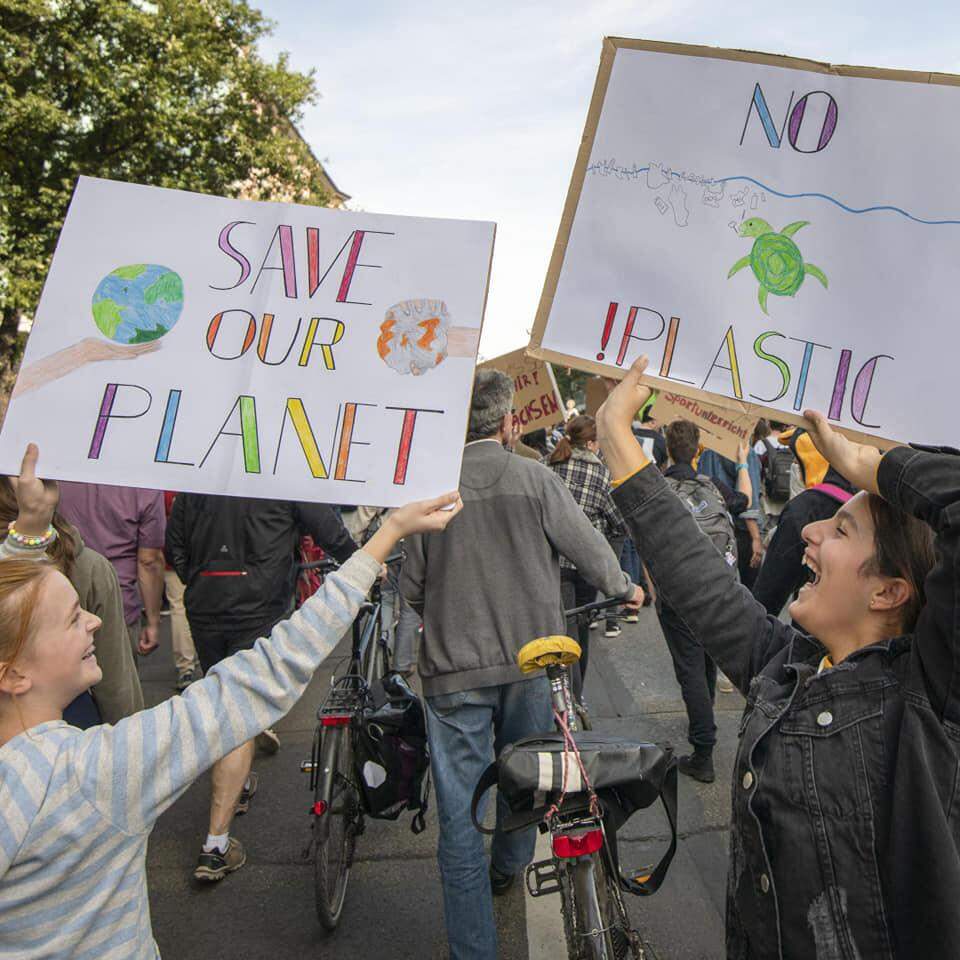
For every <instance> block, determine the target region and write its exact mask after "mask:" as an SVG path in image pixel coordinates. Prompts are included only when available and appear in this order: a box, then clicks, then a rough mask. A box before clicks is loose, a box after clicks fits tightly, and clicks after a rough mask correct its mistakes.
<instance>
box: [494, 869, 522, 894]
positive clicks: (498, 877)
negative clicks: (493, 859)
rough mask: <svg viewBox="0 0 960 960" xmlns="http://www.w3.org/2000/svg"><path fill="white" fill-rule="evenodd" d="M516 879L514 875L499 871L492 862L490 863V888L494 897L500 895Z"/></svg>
mask: <svg viewBox="0 0 960 960" xmlns="http://www.w3.org/2000/svg"><path fill="white" fill-rule="evenodd" d="M516 881H517V878H516V877H511V876H509V875H508V874H506V873H501V872H500V871H499V870H498V869H497V868H496V867H495V866H494V865H493V864H492V863H491V864H490V889H491V890H492V891H493V895H494V896H495V897H502V896H503V895H504V894H505V893H506V892H507V891H508V890H509V889H510V888H511V887H512V886H513V885H514V883H516Z"/></svg>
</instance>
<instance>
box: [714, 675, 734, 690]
mask: <svg viewBox="0 0 960 960" xmlns="http://www.w3.org/2000/svg"><path fill="white" fill-rule="evenodd" d="M717 689H718V690H719V691H720V692H721V693H733V692H734V691H735V690H736V689H737V688H736V687H735V686H734V685H733V684H732V683H731V682H730V678H729V677H728V676H727V675H726V674H725V673H724V672H723V671H722V670H718V671H717Z"/></svg>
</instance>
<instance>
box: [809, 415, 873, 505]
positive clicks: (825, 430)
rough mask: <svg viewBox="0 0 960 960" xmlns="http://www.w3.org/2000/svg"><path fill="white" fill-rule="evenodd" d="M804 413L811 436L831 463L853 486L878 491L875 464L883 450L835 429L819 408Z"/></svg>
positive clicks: (815, 444)
mask: <svg viewBox="0 0 960 960" xmlns="http://www.w3.org/2000/svg"><path fill="white" fill-rule="evenodd" d="M803 415H804V417H805V418H806V419H807V420H808V421H809V422H810V439H811V440H813V443H814V446H815V447H816V448H817V449H818V450H819V451H820V453H822V454H823V457H824V459H825V460H827V462H828V463H829V464H830V466H831V467H833V468H834V470H836V471H837V472H838V473H841V474H843V476H845V477H846V478H847V480H849V481H850V483H852V484H853V485H854V486H855V487H859V488H860V489H861V490H867V491H869V492H870V493H879V492H880V490H879V488H878V487H877V468H878V467H879V466H880V460H881V459H882V457H883V454H882V453H880V451H879V450H878V449H877V448H876V447H868V446H867V445H866V444H863V443H855V442H854V441H853V440H850V439H849V438H848V437H846V436H844V435H843V434H842V433H840V431H839V430H834V429H833V427H832V426H831V425H830V421H829V420H827V418H826V417H825V416H824V415H823V414H822V413H820V412H819V411H818V410H804V411H803Z"/></svg>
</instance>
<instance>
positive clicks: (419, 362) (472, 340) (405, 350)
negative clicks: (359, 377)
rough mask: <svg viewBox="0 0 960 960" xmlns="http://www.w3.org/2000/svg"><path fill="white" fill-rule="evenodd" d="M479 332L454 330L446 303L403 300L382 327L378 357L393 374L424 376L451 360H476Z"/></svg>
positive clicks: (429, 299) (394, 307)
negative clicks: (470, 358) (471, 358)
mask: <svg viewBox="0 0 960 960" xmlns="http://www.w3.org/2000/svg"><path fill="white" fill-rule="evenodd" d="M479 344H480V331H479V330H476V329H474V328H472V327H454V326H452V321H451V318H450V313H449V311H448V310H447V305H446V303H445V302H444V301H443V300H437V299H431V298H420V299H415V300H401V301H400V302H399V303H395V304H394V305H393V306H392V307H390V309H389V310H387V312H386V314H385V316H384V319H383V323H381V324H380V336H379V337H378V338H377V354H378V355H379V357H380V359H381V360H382V361H383V362H384V363H385V364H386V365H387V366H388V367H390V369H391V370H395V371H396V372H397V373H400V374H408V373H409V374H413V376H415V377H419V376H422V375H423V374H424V373H426V372H427V371H428V370H433V369H434V368H435V367H437V366H438V365H439V364H441V363H442V362H443V361H444V360H445V359H446V358H447V357H448V356H449V357H475V356H476V353H477V348H478V346H479Z"/></svg>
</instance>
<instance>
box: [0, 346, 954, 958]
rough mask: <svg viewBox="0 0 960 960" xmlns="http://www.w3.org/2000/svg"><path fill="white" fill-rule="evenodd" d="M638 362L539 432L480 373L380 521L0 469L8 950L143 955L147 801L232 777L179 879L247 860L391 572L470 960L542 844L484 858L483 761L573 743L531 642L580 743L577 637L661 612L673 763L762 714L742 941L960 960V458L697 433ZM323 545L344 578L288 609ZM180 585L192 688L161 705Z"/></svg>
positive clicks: (179, 618) (821, 436) (397, 626)
mask: <svg viewBox="0 0 960 960" xmlns="http://www.w3.org/2000/svg"><path fill="white" fill-rule="evenodd" d="M644 368H645V360H640V361H638V362H637V363H636V364H635V365H634V367H633V368H632V369H631V370H630V372H629V374H628V375H627V377H626V378H625V379H624V380H623V381H622V382H621V383H620V384H619V385H618V386H616V387H615V388H614V387H613V385H611V388H610V389H611V392H610V393H609V396H608V397H607V399H606V402H605V403H604V404H603V406H602V407H601V408H600V410H599V411H598V412H597V413H596V416H595V417H591V416H588V415H585V414H581V413H579V412H578V411H576V410H573V411H571V415H570V416H569V417H568V418H567V420H566V422H565V423H563V424H562V425H560V426H559V427H558V428H557V429H556V430H555V431H553V433H552V434H551V435H548V434H547V433H546V432H545V431H537V432H535V433H532V434H528V435H527V436H526V437H522V438H521V437H520V435H519V433H518V430H517V428H516V426H515V421H514V417H513V413H512V400H513V383H512V380H511V379H510V378H509V377H508V376H506V375H505V374H503V373H501V372H499V371H496V370H489V369H485V370H479V371H478V372H477V374H476V377H475V381H474V387H473V397H472V404H471V411H470V418H469V424H468V430H467V436H466V445H465V448H464V453H463V465H462V472H461V480H460V488H459V491H458V492H455V493H450V494H448V495H446V496H444V497H440V498H437V499H435V500H431V501H427V502H421V503H414V504H410V505H408V506H406V507H402V508H399V509H394V510H388V511H387V510H380V509H377V508H374V507H365V506H361V507H354V508H342V509H338V508H334V507H330V506H326V505H319V504H302V503H289V502H284V501H270V500H257V499H247V498H234V497H223V496H209V495H198V494H177V495H174V494H172V493H170V494H167V495H166V497H165V496H164V494H163V493H162V492H153V491H143V490H131V489H126V488H122V487H113V486H96V485H80V484H66V483H61V484H59V486H58V485H57V484H56V483H55V482H52V481H43V480H40V479H38V477H37V460H38V451H37V449H36V448H35V447H32V446H31V447H30V448H28V450H27V452H26V455H25V457H24V462H23V467H22V470H21V473H20V476H19V477H18V478H6V479H4V480H2V481H0V512H2V513H3V514H4V516H3V520H4V527H3V529H5V530H6V531H7V533H6V536H5V539H4V540H3V542H2V543H0V956H11V957H12V956H16V957H21V958H26V957H41V956H44V957H46V956H90V957H93V956H108V955H109V956H117V957H121V956H123V957H137V958H140V957H153V956H156V955H157V951H156V945H155V943H154V941H153V936H152V932H151V929H150V920H149V910H148V904H147V886H146V871H145V857H146V843H147V838H148V836H149V834H150V832H151V830H152V828H153V825H154V823H155V822H156V820H157V818H158V816H159V815H160V814H161V813H162V812H163V811H164V810H165V809H167V808H168V807H169V806H170V805H171V804H173V803H174V802H175V801H176V800H177V798H178V797H179V796H180V795H181V794H182V793H183V792H184V790H185V789H186V788H187V787H188V786H189V785H190V783H191V782H192V781H193V780H194V779H195V778H196V777H197V776H198V775H199V774H200V773H202V772H203V771H204V770H207V769H211V768H212V771H213V773H212V783H211V801H210V812H209V823H208V824H207V835H206V840H205V841H204V842H203V844H202V846H201V848H200V850H199V851H198V859H197V862H196V864H195V865H193V867H192V870H193V876H194V877H195V878H196V880H197V881H199V882H207V883H209V882H218V881H222V880H223V879H224V878H225V877H227V876H228V875H229V874H230V873H232V872H233V871H235V870H237V869H239V868H241V867H242V866H243V865H244V862H245V860H246V853H245V851H244V848H243V845H242V843H241V842H240V841H239V840H238V839H237V838H236V837H235V836H233V835H232V834H231V826H232V821H233V818H234V817H235V816H236V815H238V814H243V813H245V812H246V811H247V810H248V809H249V808H250V804H251V801H252V800H253V797H254V795H255V794H256V792H257V789H258V780H257V776H256V773H255V772H254V771H253V769H252V765H253V759H254V756H255V751H256V746H257V743H258V742H259V743H260V745H261V746H263V747H265V748H267V749H272V750H275V749H276V748H277V746H278V739H277V736H276V734H275V733H273V731H272V727H273V725H274V724H275V723H276V722H277V721H278V720H279V719H280V718H281V717H283V716H284V714H285V713H286V712H288V711H289V709H290V708H291V706H292V705H293V703H295V702H296V700H297V698H298V697H299V696H300V694H301V693H302V692H303V690H304V689H305V687H306V685H307V683H309V681H310V678H311V677H312V675H313V673H314V671H315V670H316V669H317V667H318V666H319V665H320V663H321V662H322V661H323V660H324V658H325V657H326V656H327V655H328V654H329V653H330V651H331V650H332V649H333V647H334V646H335V645H336V643H337V642H338V641H339V639H340V638H341V636H342V635H343V634H344V632H345V631H346V630H347V628H348V627H349V625H350V623H351V622H352V620H353V619H354V617H355V616H356V615H357V611H358V609H359V606H360V604H361V603H362V602H363V600H364V597H365V596H366V594H367V592H368V591H369V589H370V587H371V586H372V584H373V583H374V580H375V578H377V577H385V579H384V581H383V594H384V597H385V603H387V604H388V609H389V611H390V613H389V615H388V618H387V619H388V620H389V622H390V623H391V625H392V627H393V634H392V636H393V644H394V657H395V666H396V667H397V669H398V670H400V671H401V672H403V673H405V674H413V673H416V675H417V676H418V678H419V681H418V682H419V685H420V689H421V690H422V694H423V701H424V707H425V714H426V722H427V733H428V740H429V747H430V762H431V770H432V777H433V784H434V788H435V793H436V811H437V818H438V822H439V840H438V851H437V860H438V864H439V869H440V876H441V881H442V888H443V904H444V914H445V918H446V923H447V936H448V941H449V944H450V955H451V957H453V958H455V960H466V958H477V960H492V958H494V957H496V955H497V934H496V926H495V923H494V912H493V897H494V896H496V895H498V894H502V893H504V892H505V891H507V890H509V889H510V888H511V887H512V886H513V885H514V884H515V883H516V882H517V879H518V877H520V876H521V875H522V872H523V870H524V868H525V866H526V865H527V864H528V863H529V862H530V860H531V859H532V856H533V850H534V839H535V834H534V830H533V828H531V829H529V830H520V831H513V832H509V833H508V832H505V831H502V830H499V829H498V830H496V831H495V833H494V836H493V839H492V843H491V845H490V849H489V853H488V852H487V851H486V850H485V847H484V842H483V838H482V836H481V834H479V833H478V832H477V831H476V830H475V829H474V827H473V825H472V820H471V809H470V807H471V799H472V797H473V793H474V788H475V786H476V784H477V781H478V780H479V779H480V776H481V774H482V773H483V771H484V769H485V768H486V767H487V765H488V764H489V763H490V761H491V760H493V759H494V758H495V756H496V755H497V754H498V752H499V751H500V750H501V749H502V748H503V747H504V746H505V745H506V744H508V743H510V742H513V741H515V740H518V739H520V738H522V737H525V736H529V735H533V734H536V733H539V732H542V731H545V730H549V729H551V727H552V714H551V709H552V708H551V700H550V692H549V685H548V683H547V681H546V678H545V677H543V676H542V675H539V676H538V675H534V676H529V675H524V674H522V673H521V672H520V670H519V668H518V666H517V663H516V654H517V651H518V650H519V649H520V647H521V646H523V645H524V644H525V643H526V642H527V641H529V640H530V639H533V638H535V637H540V636H549V635H555V634H563V633H566V634H568V635H570V636H573V637H575V638H576V639H577V640H578V642H579V644H580V646H581V648H582V654H581V659H580V662H579V665H578V667H577V668H576V670H575V677H574V693H575V698H576V701H577V708H578V710H579V712H580V715H581V719H582V720H583V721H584V724H585V725H587V726H589V724H590V722H591V718H590V712H589V709H588V705H587V701H586V696H585V685H584V680H585V677H586V675H587V671H588V667H589V662H590V658H589V652H590V642H591V640H590V634H591V627H592V626H597V627H599V628H600V629H602V630H603V632H604V633H605V635H606V636H607V637H608V638H610V639H611V640H615V639H616V638H617V637H618V636H620V635H621V630H622V627H621V624H622V623H624V622H631V621H632V622H635V621H636V619H637V616H638V611H639V609H640V608H641V607H643V606H651V605H652V606H653V607H654V609H655V612H656V616H657V618H658V620H659V623H660V627H661V628H662V633H663V637H664V639H665V642H666V646H667V649H668V650H669V653H670V656H671V659H672V662H673V666H674V670H675V674H676V679H677V682H678V685H679V687H680V691H681V694H682V698H683V702H684V704H685V707H686V711H687V717H688V739H689V743H690V748H691V749H690V751H689V752H687V753H685V754H684V755H683V756H681V757H680V758H679V761H678V762H679V768H680V771H681V772H682V773H683V774H686V775H687V776H689V777H691V778H693V779H695V780H698V781H702V782H711V781H713V780H714V779H715V777H716V772H715V769H714V763H713V751H714V746H715V743H716V739H717V727H716V723H715V721H714V704H715V700H716V696H717V689H718V687H719V689H720V690H721V691H723V690H724V689H726V690H730V691H732V690H733V689H734V688H736V689H737V690H739V691H740V693H742V694H743V696H744V697H745V698H746V707H745V710H744V713H743V718H742V721H741V724H740V733H739V739H738V752H737V758H736V761H735V766H734V790H733V804H732V822H731V849H730V865H729V885H728V909H727V953H728V956H729V957H731V958H735V960H747V958H774V957H828V956H829V957H834V956H836V957H851V958H853V957H864V958H866V957H870V958H874V957H925V958H926V957H948V956H953V955H955V946H954V944H955V943H957V942H960V920H958V919H956V916H957V915H956V910H955V900H956V893H957V891H958V889H960V856H958V844H960V830H958V818H960V804H958V803H957V802H956V793H957V787H956V784H957V782H958V781H960V777H958V774H960V748H958V743H960V734H958V732H957V731H958V730H960V700H958V693H960V690H958V680H957V678H958V677H960V667H958V662H960V661H958V658H957V656H956V654H955V650H956V644H957V635H956V603H957V600H956V598H957V595H958V583H960V575H958V572H957V570H956V563H957V559H956V552H957V549H958V546H957V532H956V531H957V524H958V522H960V520H958V514H957V510H958V509H960V508H958V506H957V504H958V503H960V460H958V459H957V458H956V455H955V454H954V453H953V452H951V451H947V450H945V449H944V450H920V449H915V448H911V447H903V446H901V447H895V448H893V449H891V450H890V451H888V452H887V453H885V454H882V453H881V452H880V451H879V450H877V449H876V448H872V447H869V446H866V445H860V444H855V443H853V442H852V441H850V440H848V439H846V438H845V437H844V436H842V435H841V434H839V433H837V432H836V431H835V430H833V429H832V427H831V426H830V424H829V423H828V421H827V420H826V419H825V418H824V417H823V416H822V415H821V414H819V413H816V412H814V411H807V412H806V413H805V417H806V420H807V427H805V428H801V427H793V426H790V427H788V426H787V425H785V424H777V423H768V422H766V421H760V422H759V423H758V424H757V429H756V431H755V433H754V436H753V437H752V439H751V442H750V443H743V444H741V445H740V447H739V449H738V451H737V454H736V457H735V459H730V458H727V457H724V456H722V455H721V454H719V453H717V452H716V451H715V450H712V449H708V448H705V447H704V446H703V443H702V440H703V438H702V437H701V436H700V432H699V430H698V428H697V426H696V425H695V424H694V423H692V422H690V421H687V420H682V419H681V420H676V421H673V422H671V423H669V424H658V423H656V422H654V421H653V420H652V418H651V416H650V412H649V410H650V404H649V400H650V393H649V389H648V388H647V387H646V386H644V384H643V382H642V379H641V377H642V374H643V371H644ZM304 537H309V538H310V542H311V543H312V544H314V545H316V546H317V547H319V548H322V550H323V551H324V552H325V553H326V554H328V555H330V556H332V557H333V558H334V559H336V560H337V561H338V562H339V563H340V567H339V569H338V571H337V572H335V573H333V574H330V575H328V576H327V577H326V578H325V579H324V581H323V583H322V584H321V585H320V586H319V588H318V589H317V590H316V592H315V593H314V594H313V595H312V596H311V597H309V598H308V599H306V600H305V602H303V603H302V605H301V606H300V607H299V609H295V606H296V596H297V590H296V588H297V557H298V551H299V549H300V546H301V542H302V540H303V538H304ZM401 540H402V541H403V552H404V559H403V562H402V566H401V567H400V568H399V570H398V569H396V568H395V567H391V569H389V570H388V569H387V568H386V567H385V566H384V564H385V561H387V560H388V558H390V557H391V555H392V554H393V552H394V549H395V545H396V544H397V542H398V541H401ZM164 594H165V595H166V601H167V606H168V610H169V616H170V622H171V637H172V639H173V657H174V666H175V668H176V678H177V679H176V692H175V693H174V694H173V695H172V696H171V697H170V698H169V699H167V700H165V701H164V702H163V703H161V704H160V705H159V706H156V707H154V708H152V709H148V710H145V709H144V704H143V695H142V692H141V689H140V683H139V679H138V673H137V664H138V661H139V660H140V659H141V658H143V657H144V656H148V655H151V654H152V653H153V651H155V650H156V648H157V646H158V643H159V625H160V622H161V615H162V612H163V609H162V608H163V598H164ZM598 596H602V597H606V598H611V599H614V600H617V601H619V604H620V606H619V608H618V609H617V610H616V612H614V613H612V614H611V615H610V616H609V618H608V619H607V620H606V621H605V622H603V623H599V624H589V623H588V622H587V621H586V620H584V619H583V618H579V619H578V618H570V619H567V618H566V617H565V614H564V611H565V610H569V609H571V608H573V607H578V606H581V605H583V604H585V603H589V602H591V601H592V600H594V599H595V598H597V597H598ZM629 636H630V634H629V632H628V633H627V634H626V637H628V638H629ZM728 678H729V679H728ZM955 709H956V710H957V711H958V712H957V713H954V710H955ZM498 804H499V805H498V809H497V811H496V813H497V824H498V826H499V825H500V824H501V823H502V820H503V817H504V816H505V814H506V808H505V807H504V806H503V802H502V801H498ZM481 815H482V811H481Z"/></svg>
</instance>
